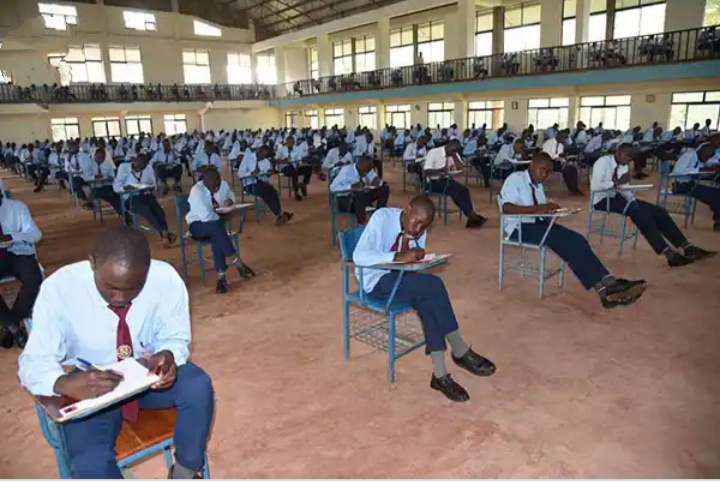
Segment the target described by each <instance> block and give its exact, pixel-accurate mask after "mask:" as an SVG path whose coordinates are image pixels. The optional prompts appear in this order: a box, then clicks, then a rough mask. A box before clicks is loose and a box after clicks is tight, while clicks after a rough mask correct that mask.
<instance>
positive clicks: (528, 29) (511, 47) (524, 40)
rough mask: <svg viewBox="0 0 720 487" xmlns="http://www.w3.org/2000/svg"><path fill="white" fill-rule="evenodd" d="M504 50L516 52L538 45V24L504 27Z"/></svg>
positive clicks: (535, 47)
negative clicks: (512, 27)
mask: <svg viewBox="0 0 720 487" xmlns="http://www.w3.org/2000/svg"><path fill="white" fill-rule="evenodd" d="M504 39H505V52H518V51H524V50H527V49H537V48H539V47H540V26H539V25H528V26H525V27H517V28H515V29H505V35H504Z"/></svg>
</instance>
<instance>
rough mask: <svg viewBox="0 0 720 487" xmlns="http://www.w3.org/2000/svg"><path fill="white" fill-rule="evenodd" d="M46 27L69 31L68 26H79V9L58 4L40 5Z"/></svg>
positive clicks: (39, 8)
mask: <svg viewBox="0 0 720 487" xmlns="http://www.w3.org/2000/svg"><path fill="white" fill-rule="evenodd" d="M38 10H39V11H40V15H42V18H43V21H44V22H45V27H46V28H48V29H55V30H67V26H68V25H77V23H78V16H77V9H76V8H75V7H73V6H71V5H58V4H56V3H38Z"/></svg>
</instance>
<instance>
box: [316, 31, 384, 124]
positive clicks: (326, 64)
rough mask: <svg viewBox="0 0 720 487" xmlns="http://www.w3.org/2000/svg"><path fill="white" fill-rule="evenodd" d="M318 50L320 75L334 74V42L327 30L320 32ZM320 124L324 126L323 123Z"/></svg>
mask: <svg viewBox="0 0 720 487" xmlns="http://www.w3.org/2000/svg"><path fill="white" fill-rule="evenodd" d="M317 52H318V68H319V70H320V77H321V78H322V77H324V76H330V75H332V62H333V57H332V43H331V42H330V36H329V34H328V33H327V32H324V33H322V34H318V36H317ZM388 55H389V54H388ZM320 126H321V127H322V124H321V125H320Z"/></svg>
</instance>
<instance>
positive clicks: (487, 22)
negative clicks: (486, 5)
mask: <svg viewBox="0 0 720 487" xmlns="http://www.w3.org/2000/svg"><path fill="white" fill-rule="evenodd" d="M492 28H493V15H492V13H482V14H481V13H478V14H476V17H475V32H483V31H487V30H490V31H491V30H492Z"/></svg>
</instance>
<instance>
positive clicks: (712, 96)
mask: <svg viewBox="0 0 720 487" xmlns="http://www.w3.org/2000/svg"><path fill="white" fill-rule="evenodd" d="M705 101H720V91H708V92H707V93H705Z"/></svg>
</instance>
